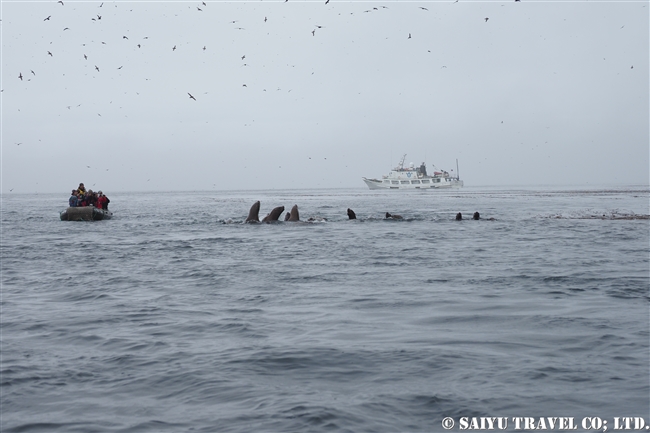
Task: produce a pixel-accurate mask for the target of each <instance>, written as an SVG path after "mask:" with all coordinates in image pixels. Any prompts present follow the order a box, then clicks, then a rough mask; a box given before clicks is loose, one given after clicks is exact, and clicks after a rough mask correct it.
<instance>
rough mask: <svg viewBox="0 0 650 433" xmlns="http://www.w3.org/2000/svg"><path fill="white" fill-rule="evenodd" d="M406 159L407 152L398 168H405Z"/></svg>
mask: <svg viewBox="0 0 650 433" xmlns="http://www.w3.org/2000/svg"><path fill="white" fill-rule="evenodd" d="M405 160H406V154H404V156H403V157H402V160H401V161H400V162H399V165H398V166H397V168H398V169H399V170H402V169H404V161H405Z"/></svg>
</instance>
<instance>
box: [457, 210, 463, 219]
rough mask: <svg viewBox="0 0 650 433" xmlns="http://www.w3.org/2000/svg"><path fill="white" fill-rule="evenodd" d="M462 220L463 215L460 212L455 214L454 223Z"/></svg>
mask: <svg viewBox="0 0 650 433" xmlns="http://www.w3.org/2000/svg"><path fill="white" fill-rule="evenodd" d="M462 219H463V214H462V213H460V212H458V213H457V214H456V221H460V220H462Z"/></svg>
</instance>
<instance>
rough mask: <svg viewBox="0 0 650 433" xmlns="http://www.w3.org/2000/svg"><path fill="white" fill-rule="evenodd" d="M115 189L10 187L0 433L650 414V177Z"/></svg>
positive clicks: (426, 427)
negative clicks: (72, 209)
mask: <svg viewBox="0 0 650 433" xmlns="http://www.w3.org/2000/svg"><path fill="white" fill-rule="evenodd" d="M105 192H106V193H107V194H108V196H109V198H110V199H111V204H110V208H111V210H112V211H113V212H114V213H115V216H114V218H113V219H112V220H109V221H98V222H63V221H60V220H59V211H62V210H64V209H65V208H66V206H67V200H68V195H66V193H65V192H62V193H61V194H60V195H20V196H17V195H7V194H5V195H3V196H2V198H1V200H2V239H1V240H2V243H1V258H2V275H1V283H2V291H1V295H2V298H1V323H0V325H1V328H0V331H1V349H2V351H1V353H2V359H1V366H0V367H1V371H0V373H1V401H0V403H1V417H0V419H1V420H0V423H1V424H0V429H1V430H2V432H189V431H192V432H306V431H310V432H322V431H336V432H339V431H340V432H343V431H351V432H439V431H444V430H443V429H442V424H441V423H442V420H443V419H444V418H445V417H451V418H452V419H453V420H454V421H455V426H454V427H453V428H452V430H451V431H458V430H459V424H458V423H459V421H460V417H480V416H490V417H509V419H510V420H511V423H510V425H509V426H508V429H509V430H513V431H514V425H513V423H512V417H561V416H563V417H574V418H575V422H576V424H578V426H577V428H578V429H577V430H575V431H580V432H581V431H589V430H584V429H583V427H582V426H581V425H580V423H581V421H582V419H583V417H586V416H589V417H600V418H601V419H602V420H605V421H608V423H609V429H610V430H611V429H612V427H613V423H614V417H625V416H631V417H642V418H643V419H644V420H645V422H646V423H648V422H650V415H649V412H650V409H649V408H650V404H649V400H650V398H649V392H650V383H649V377H650V373H649V365H650V364H649V360H650V355H649V338H650V334H649V326H650V325H649V299H650V298H649V287H650V280H649V275H650V263H649V257H650V240H649V233H650V221H649V220H648V219H642V218H638V215H646V216H647V215H648V214H649V213H650V210H649V206H650V204H649V203H650V200H649V198H650V194H649V191H648V188H647V187H629V188H617V189H607V190H605V189H583V190H577V189H570V188H566V189H552V188H542V187H540V188H527V189H510V190H500V189H490V188H487V189H472V188H465V189H462V190H460V191H442V192H441V191H414V192H407V193H403V192H401V193H400V192H395V191H378V192H374V191H369V190H364V189H360V188H359V189H348V190H345V189H344V190H296V191H289V190H283V191H246V192H187V193H178V192H174V193H133V194H126V193H120V194H117V193H115V194H111V193H110V191H105ZM256 200H260V201H261V203H262V209H261V211H260V217H262V216H264V215H265V214H266V213H267V212H269V211H270V210H271V209H272V208H273V207H275V206H280V205H284V206H285V207H286V208H287V210H288V209H289V208H291V206H293V205H294V204H297V205H298V207H299V209H300V213H301V218H302V219H303V220H306V219H307V218H309V217H311V216H317V217H323V218H326V219H327V221H326V222H318V223H284V222H281V223H276V224H259V225H250V224H242V222H243V220H244V219H245V218H246V216H247V214H248V210H249V208H250V206H251V205H252V204H253V202H255V201H256ZM348 207H349V208H352V209H353V210H354V211H355V212H356V214H357V217H358V219H357V220H354V221H350V220H348V219H347V216H346V209H347V208H348ZM474 211H478V212H480V213H481V216H482V218H484V219H482V220H480V221H472V220H471V219H470V218H471V214H472V213H473V212H474ZM385 212H391V213H396V214H400V215H402V216H403V217H404V220H401V221H393V220H385V219H384V218H383V216H384V214H385ZM457 212H462V213H463V215H464V217H465V219H464V220H463V221H455V220H454V216H455V214H456V213H457ZM487 218H494V219H495V220H494V221H489V220H487ZM643 430H645V429H643Z"/></svg>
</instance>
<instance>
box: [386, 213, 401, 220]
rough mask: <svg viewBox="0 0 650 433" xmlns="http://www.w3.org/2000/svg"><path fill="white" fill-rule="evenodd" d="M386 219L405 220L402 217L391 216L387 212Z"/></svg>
mask: <svg viewBox="0 0 650 433" xmlns="http://www.w3.org/2000/svg"><path fill="white" fill-rule="evenodd" d="M386 219H393V220H401V219H404V218H403V217H402V216H401V215H391V214H389V213H388V212H386Z"/></svg>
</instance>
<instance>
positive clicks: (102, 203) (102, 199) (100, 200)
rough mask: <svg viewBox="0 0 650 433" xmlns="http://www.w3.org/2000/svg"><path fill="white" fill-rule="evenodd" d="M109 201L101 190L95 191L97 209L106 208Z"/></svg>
mask: <svg viewBox="0 0 650 433" xmlns="http://www.w3.org/2000/svg"><path fill="white" fill-rule="evenodd" d="M110 202H111V201H110V200H109V199H108V197H106V196H105V195H104V193H103V192H101V191H98V192H97V209H104V210H108V203H110Z"/></svg>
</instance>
